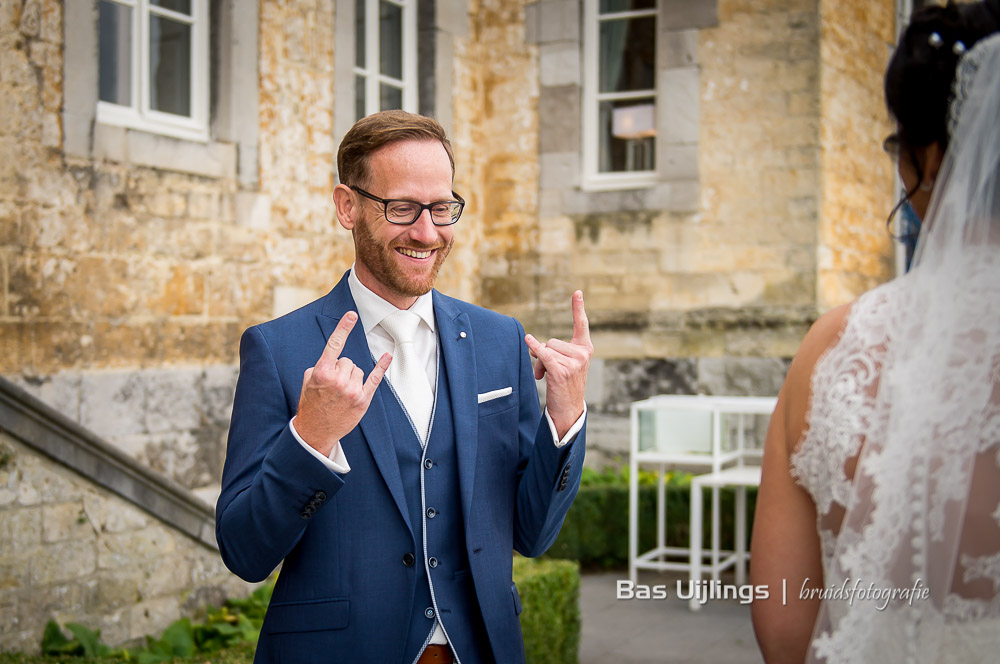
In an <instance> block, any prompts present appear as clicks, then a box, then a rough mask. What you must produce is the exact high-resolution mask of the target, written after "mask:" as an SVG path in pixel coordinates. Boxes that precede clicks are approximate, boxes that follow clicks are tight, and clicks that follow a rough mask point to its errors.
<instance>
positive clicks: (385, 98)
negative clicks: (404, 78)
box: [379, 83, 403, 111]
mask: <svg viewBox="0 0 1000 664" xmlns="http://www.w3.org/2000/svg"><path fill="white" fill-rule="evenodd" d="M379 88H380V95H379V96H380V99H379V110H380V111H389V110H393V109H397V108H403V90H402V88H397V87H395V86H392V85H386V84H385V83H383V84H382V85H380V86H379Z"/></svg>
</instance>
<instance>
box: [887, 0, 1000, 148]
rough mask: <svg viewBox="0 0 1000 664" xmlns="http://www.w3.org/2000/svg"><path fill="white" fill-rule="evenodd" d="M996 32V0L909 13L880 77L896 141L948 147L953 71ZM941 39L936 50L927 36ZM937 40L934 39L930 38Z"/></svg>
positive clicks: (999, 22)
mask: <svg viewBox="0 0 1000 664" xmlns="http://www.w3.org/2000/svg"><path fill="white" fill-rule="evenodd" d="M998 30H1000V0H984V1H983V2H973V3H963V4H955V3H954V2H952V0H949V1H948V4H947V5H946V6H944V7H940V6H928V7H924V8H922V9H920V10H918V11H916V12H914V14H913V17H912V19H911V20H910V24H909V25H908V26H907V27H906V30H905V31H904V32H903V34H902V35H901V36H900V39H899V44H898V46H897V47H896V51H895V52H894V53H893V54H892V59H891V60H890V61H889V68H888V70H887V71H886V73H885V99H886V104H887V106H888V107H889V112H890V113H891V114H892V116H893V117H894V118H895V119H896V121H897V122H898V123H899V126H900V132H899V134H898V135H897V136H896V140H897V141H898V142H899V143H900V144H901V145H900V146H899V147H900V148H902V149H904V150H909V151H910V152H911V154H912V149H913V148H915V147H926V146H928V145H930V144H932V143H934V142H935V141H937V142H938V143H940V144H941V147H942V148H943V149H946V148H947V147H948V139H949V138H950V137H949V136H948V106H949V104H950V103H951V99H952V84H953V81H954V80H955V67H956V65H957V64H958V59H959V57H960V55H961V51H960V52H959V53H956V52H955V48H954V46H955V43H956V42H959V41H960V42H962V43H963V44H964V45H965V48H966V49H971V48H972V46H973V45H974V44H975V43H976V42H977V41H979V40H980V39H982V38H983V37H986V36H988V35H990V34H992V33H994V32H997V31H998ZM932 33H937V34H938V35H940V37H941V43H940V45H938V46H935V45H934V44H932V43H931V42H932V39H931V34H932ZM934 41H936V40H934Z"/></svg>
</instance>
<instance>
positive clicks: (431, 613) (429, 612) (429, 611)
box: [424, 606, 434, 618]
mask: <svg viewBox="0 0 1000 664" xmlns="http://www.w3.org/2000/svg"><path fill="white" fill-rule="evenodd" d="M424 615H425V616H426V617H428V618H433V617H434V609H432V608H431V607H429V606H428V607H427V608H426V609H424Z"/></svg>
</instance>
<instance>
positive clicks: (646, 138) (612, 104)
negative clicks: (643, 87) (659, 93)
mask: <svg viewBox="0 0 1000 664" xmlns="http://www.w3.org/2000/svg"><path fill="white" fill-rule="evenodd" d="M599 106H600V110H599V118H598V123H599V124H598V131H599V132H600V133H599V134H598V136H599V139H600V153H599V154H598V159H599V161H598V170H599V171H600V172H602V173H616V172H626V171H651V170H654V169H655V168H656V155H655V150H656V107H655V106H654V100H653V99H652V98H649V99H629V100H619V101H604V102H601V103H600V105H599Z"/></svg>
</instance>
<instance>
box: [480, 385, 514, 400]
mask: <svg viewBox="0 0 1000 664" xmlns="http://www.w3.org/2000/svg"><path fill="white" fill-rule="evenodd" d="M513 391H514V388H513V387H504V388H501V389H499V390H491V391H490V392H483V393H482V394H480V395H479V397H478V399H479V403H486V402H487V401H493V400H494V399H499V398H500V397H505V396H507V395H508V394H510V393H511V392H513Z"/></svg>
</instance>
